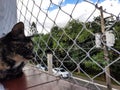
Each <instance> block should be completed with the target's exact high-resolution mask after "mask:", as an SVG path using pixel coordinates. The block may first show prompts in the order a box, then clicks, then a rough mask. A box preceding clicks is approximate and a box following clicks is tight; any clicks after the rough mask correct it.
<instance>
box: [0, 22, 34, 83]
mask: <svg viewBox="0 0 120 90" xmlns="http://www.w3.org/2000/svg"><path fill="white" fill-rule="evenodd" d="M32 58H33V42H32V40H31V37H26V36H25V34H24V24H23V23H22V22H19V23H17V24H16V25H14V27H13V29H12V31H11V32H9V33H8V34H7V35H5V36H4V37H2V38H1V39H0V81H3V80H9V79H12V78H16V77H18V76H21V75H22V68H23V66H24V64H25V61H27V60H30V59H32Z"/></svg>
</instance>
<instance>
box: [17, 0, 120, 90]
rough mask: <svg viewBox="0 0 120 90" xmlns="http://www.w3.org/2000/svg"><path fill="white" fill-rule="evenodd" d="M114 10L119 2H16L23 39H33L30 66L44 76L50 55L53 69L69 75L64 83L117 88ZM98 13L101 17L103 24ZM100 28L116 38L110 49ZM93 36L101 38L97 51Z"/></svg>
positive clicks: (119, 48) (119, 50)
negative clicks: (24, 31) (23, 32)
mask: <svg viewBox="0 0 120 90" xmlns="http://www.w3.org/2000/svg"><path fill="white" fill-rule="evenodd" d="M108 2H109V3H108ZM106 3H107V4H106ZM100 6H103V9H101V8H100ZM114 6H116V7H114ZM117 6H118V7H119V6H120V5H119V0H117V1H115V0H106V1H102V0H96V1H90V0H88V1H87V0H71V1H69V3H68V2H67V0H17V12H18V21H23V22H24V24H25V27H26V35H34V37H33V42H34V52H35V58H34V61H32V64H34V65H35V66H37V65H38V64H39V65H40V66H37V67H39V69H41V70H45V71H46V72H47V69H45V67H48V63H47V54H48V52H49V53H50V52H51V53H52V55H53V56H52V67H53V68H56V67H57V68H64V69H65V70H66V71H68V72H70V77H69V78H67V79H66V80H68V81H70V82H72V83H75V84H79V85H82V86H84V87H88V88H90V89H92V90H103V89H104V88H111V86H112V88H114V86H118V87H119V86H120V72H119V70H120V65H119V63H120V42H119V40H120V32H119V29H120V21H119V13H120V11H118V10H117V9H116V8H118V7H117ZM100 11H101V12H102V13H103V15H104V17H103V20H104V23H103V24H102V23H101V22H102V21H101V19H102V16H101V13H100ZM111 18H112V19H111ZM111 20H112V21H111ZM103 26H104V28H103V29H104V30H105V31H106V30H107V31H109V30H112V31H113V34H114V35H115V44H114V46H112V47H108V46H107V44H106V42H107V41H106V39H105V33H104V32H103V31H102V30H101V28H102V27H103ZM96 33H100V34H101V38H100V39H99V41H100V43H101V47H100V48H96V44H95V35H96ZM43 66H44V67H43ZM48 69H49V68H48ZM61 75H63V77H64V74H61ZM101 82H102V84H101ZM104 83H107V84H108V86H106V85H104ZM109 85H111V86H109ZM115 88H116V87H115Z"/></svg>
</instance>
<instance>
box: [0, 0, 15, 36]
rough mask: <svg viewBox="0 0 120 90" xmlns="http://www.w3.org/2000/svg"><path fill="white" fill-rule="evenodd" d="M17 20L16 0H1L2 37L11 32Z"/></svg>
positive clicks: (0, 24)
mask: <svg viewBox="0 0 120 90" xmlns="http://www.w3.org/2000/svg"><path fill="white" fill-rule="evenodd" d="M16 22H17V7H16V0H0V37H2V36H4V35H3V34H7V33H8V32H10V31H11V29H12V27H13V26H14V24H15V23H16Z"/></svg>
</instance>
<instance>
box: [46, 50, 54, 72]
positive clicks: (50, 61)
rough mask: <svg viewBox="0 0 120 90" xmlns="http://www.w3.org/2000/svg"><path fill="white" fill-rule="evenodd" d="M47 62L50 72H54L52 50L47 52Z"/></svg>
mask: <svg viewBox="0 0 120 90" xmlns="http://www.w3.org/2000/svg"><path fill="white" fill-rule="evenodd" d="M47 64H48V73H49V74H52V66H53V55H52V52H47Z"/></svg>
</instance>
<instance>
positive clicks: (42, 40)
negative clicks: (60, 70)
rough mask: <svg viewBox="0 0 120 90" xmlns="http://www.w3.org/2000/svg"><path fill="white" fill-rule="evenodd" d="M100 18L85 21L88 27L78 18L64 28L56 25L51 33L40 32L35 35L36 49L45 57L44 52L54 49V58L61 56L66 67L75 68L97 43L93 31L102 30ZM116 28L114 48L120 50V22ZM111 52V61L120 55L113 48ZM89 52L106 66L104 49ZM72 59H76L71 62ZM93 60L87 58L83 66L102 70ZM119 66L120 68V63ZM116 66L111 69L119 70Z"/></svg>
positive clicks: (116, 24)
mask: <svg viewBox="0 0 120 90" xmlns="http://www.w3.org/2000/svg"><path fill="white" fill-rule="evenodd" d="M99 20H100V18H99V17H97V18H95V20H94V21H93V22H87V23H85V24H84V25H86V28H87V29H86V28H85V27H84V25H83V23H82V22H79V21H78V20H72V21H70V22H69V23H68V24H67V25H66V26H65V27H64V28H60V27H58V26H54V27H53V28H52V29H51V32H50V33H47V34H40V35H37V36H35V37H34V40H33V41H34V43H35V50H37V51H39V56H40V57H44V56H45V53H44V52H45V51H47V50H48V49H50V50H52V51H54V54H55V55H54V57H53V58H54V59H57V58H59V59H60V60H61V61H62V60H63V59H64V61H63V64H65V66H66V67H67V66H70V65H71V66H72V67H73V69H74V68H75V67H76V64H77V63H79V62H80V61H81V60H83V59H84V58H85V57H86V55H87V53H86V52H88V51H90V49H91V48H92V47H93V46H94V45H95V43H94V40H95V38H94V35H93V34H91V33H96V32H101V27H100V25H99V24H98V23H100V22H99ZM89 25H90V26H89ZM114 28H115V34H116V37H117V39H116V43H115V46H114V47H113V48H115V49H116V50H118V51H120V42H119V41H120V32H119V30H120V22H116V23H115V25H114ZM81 48H82V49H81ZM109 52H110V59H111V61H113V60H115V59H116V58H117V57H119V54H116V52H113V51H111V50H110V51H109ZM89 54H90V57H91V58H92V60H94V61H95V62H96V63H98V64H99V65H100V66H101V67H103V68H104V67H105V66H106V61H105V60H104V54H103V50H102V49H99V50H98V49H96V48H94V49H93V50H92V51H90V52H89ZM56 57H57V58H56ZM71 59H72V60H74V61H73V62H71ZM92 60H91V59H90V58H89V57H88V58H86V60H84V62H83V63H82V67H81V68H83V69H85V68H90V70H91V71H96V72H99V71H101V68H100V67H99V66H98V65H97V64H96V63H95V62H93V61H92ZM66 62H69V65H68V64H66ZM116 65H117V64H116ZM56 66H57V64H56ZM72 67H71V68H72ZM117 67H119V68H120V66H118V65H117ZM68 68H69V67H68ZM115 68H116V67H115V65H112V66H111V70H112V69H114V72H117V70H118V68H117V69H115ZM71 70H72V69H71Z"/></svg>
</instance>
